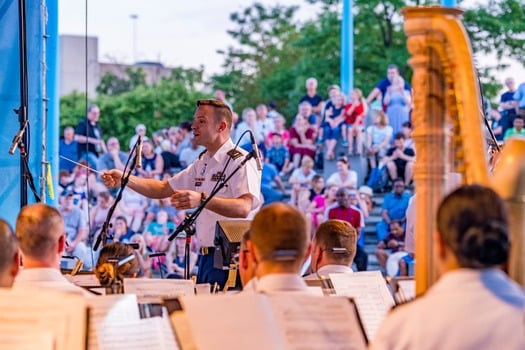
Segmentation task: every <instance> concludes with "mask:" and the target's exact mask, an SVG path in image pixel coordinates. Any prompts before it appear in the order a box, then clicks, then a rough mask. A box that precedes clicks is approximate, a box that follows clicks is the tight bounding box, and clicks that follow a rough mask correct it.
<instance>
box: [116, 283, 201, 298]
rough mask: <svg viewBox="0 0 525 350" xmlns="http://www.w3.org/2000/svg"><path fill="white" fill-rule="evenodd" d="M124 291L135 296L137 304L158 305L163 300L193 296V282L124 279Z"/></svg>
mask: <svg viewBox="0 0 525 350" xmlns="http://www.w3.org/2000/svg"><path fill="white" fill-rule="evenodd" d="M124 291H125V293H126V294H135V295H137V299H138V302H139V304H154V303H157V304H158V303H161V302H162V299H163V298H175V297H178V296H194V295H195V291H194V287H193V281H191V280H177V279H149V278H125V279H124Z"/></svg>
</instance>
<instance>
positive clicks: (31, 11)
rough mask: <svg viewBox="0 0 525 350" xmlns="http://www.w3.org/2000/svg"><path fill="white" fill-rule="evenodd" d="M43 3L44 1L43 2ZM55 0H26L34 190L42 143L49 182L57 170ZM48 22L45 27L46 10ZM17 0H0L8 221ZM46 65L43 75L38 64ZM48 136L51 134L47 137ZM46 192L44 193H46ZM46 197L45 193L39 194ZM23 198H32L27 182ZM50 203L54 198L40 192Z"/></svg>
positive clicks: (16, 103) (13, 201) (13, 189)
mask: <svg viewBox="0 0 525 350" xmlns="http://www.w3.org/2000/svg"><path fill="white" fill-rule="evenodd" d="M46 6H47V7H46ZM57 6H58V3H57V0H52V1H47V2H46V1H32V0H30V1H27V3H26V32H27V68H28V75H27V76H28V120H29V129H28V137H29V142H28V145H27V146H28V147H27V149H28V160H29V167H30V170H31V173H32V174H33V176H34V180H35V185H36V187H37V192H38V194H40V191H41V183H40V179H41V177H42V176H45V174H42V154H43V152H44V150H43V148H44V145H45V146H47V148H48V149H47V152H48V153H49V156H48V157H47V160H48V161H49V162H50V163H51V164H52V166H53V173H54V182H55V184H56V174H57V166H56V165H55V163H57V161H56V159H57V153H58V152H57V147H58V146H57V145H58V141H57V140H58V131H57V130H58V95H57V93H58V89H57V79H56V78H57V73H56V72H57V59H56V57H57V52H58V51H57V43H58V30H57V13H58V11H57ZM46 12H47V14H48V22H47V23H46V24H45V25H46V26H45V28H44V25H43V23H44V18H46V16H45V14H46ZM18 13H19V11H18V1H15V0H0V130H1V132H0V217H1V218H4V219H6V220H7V221H8V222H9V223H11V224H12V225H13V224H14V222H15V219H16V216H17V215H18V212H19V210H20V203H21V198H20V183H21V180H20V179H21V174H22V173H21V170H20V153H19V151H18V149H17V151H16V152H15V154H14V155H10V154H8V149H9V146H10V145H11V141H12V139H13V137H14V135H15V134H16V133H17V132H18V130H19V128H20V124H19V120H18V115H17V114H16V113H15V112H13V110H14V109H18V108H19V107H20V104H21V98H20V52H19V15H18ZM44 30H45V31H46V32H45V34H48V35H49V39H48V40H47V41H46V45H47V47H46V57H43V52H44V51H43V44H44V41H43V35H44V32H43V31H44ZM44 67H47V69H46V71H45V74H46V81H44V80H43V71H42V70H43V69H44ZM44 83H45V84H46V85H45V86H46V89H47V97H48V98H49V105H48V111H47V115H46V114H45V113H46V111H44V104H43V98H44V96H43V91H44V89H43V84H44ZM46 118H47V128H46V129H47V133H48V135H47V139H46V140H43V125H44V120H46ZM49 140H52V141H51V142H49ZM46 196H47V194H46ZM44 198H45V197H44ZM27 201H28V203H33V202H34V201H35V199H34V196H33V194H32V193H31V191H30V189H29V186H28V196H27ZM45 201H46V202H48V203H50V204H54V201H52V200H50V199H49V198H45Z"/></svg>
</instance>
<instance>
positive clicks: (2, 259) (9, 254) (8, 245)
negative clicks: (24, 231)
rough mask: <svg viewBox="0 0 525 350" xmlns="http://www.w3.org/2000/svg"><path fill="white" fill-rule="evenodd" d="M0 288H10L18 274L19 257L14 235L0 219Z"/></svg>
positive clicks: (9, 227)
mask: <svg viewBox="0 0 525 350" xmlns="http://www.w3.org/2000/svg"><path fill="white" fill-rule="evenodd" d="M0 252H2V253H1V254H0V288H10V287H11V286H12V285H13V282H14V280H15V276H16V275H17V274H18V270H19V265H20V257H19V255H18V243H17V241H16V237H15V234H14V233H13V230H12V229H11V226H9V224H8V223H7V222H6V221H4V220H2V219H0Z"/></svg>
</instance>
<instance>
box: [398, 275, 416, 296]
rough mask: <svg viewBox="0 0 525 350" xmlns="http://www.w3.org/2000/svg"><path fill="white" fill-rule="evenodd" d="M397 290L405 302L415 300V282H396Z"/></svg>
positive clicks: (412, 280)
mask: <svg viewBox="0 0 525 350" xmlns="http://www.w3.org/2000/svg"><path fill="white" fill-rule="evenodd" d="M397 285H398V289H399V291H400V292H401V293H403V297H404V299H405V301H410V300H412V299H415V298H416V280H414V279H411V280H398V281H397Z"/></svg>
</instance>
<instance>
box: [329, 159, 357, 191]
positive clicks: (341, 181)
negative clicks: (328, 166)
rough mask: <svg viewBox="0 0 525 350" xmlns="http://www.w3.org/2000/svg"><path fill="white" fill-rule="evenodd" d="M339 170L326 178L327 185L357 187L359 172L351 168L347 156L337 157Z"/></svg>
mask: <svg viewBox="0 0 525 350" xmlns="http://www.w3.org/2000/svg"><path fill="white" fill-rule="evenodd" d="M336 165H337V172H335V173H333V174H331V175H330V177H329V178H328V180H326V184H327V185H336V186H338V187H350V188H357V172H355V171H354V170H350V162H349V161H348V158H347V157H344V156H343V157H339V158H337V163H336Z"/></svg>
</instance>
